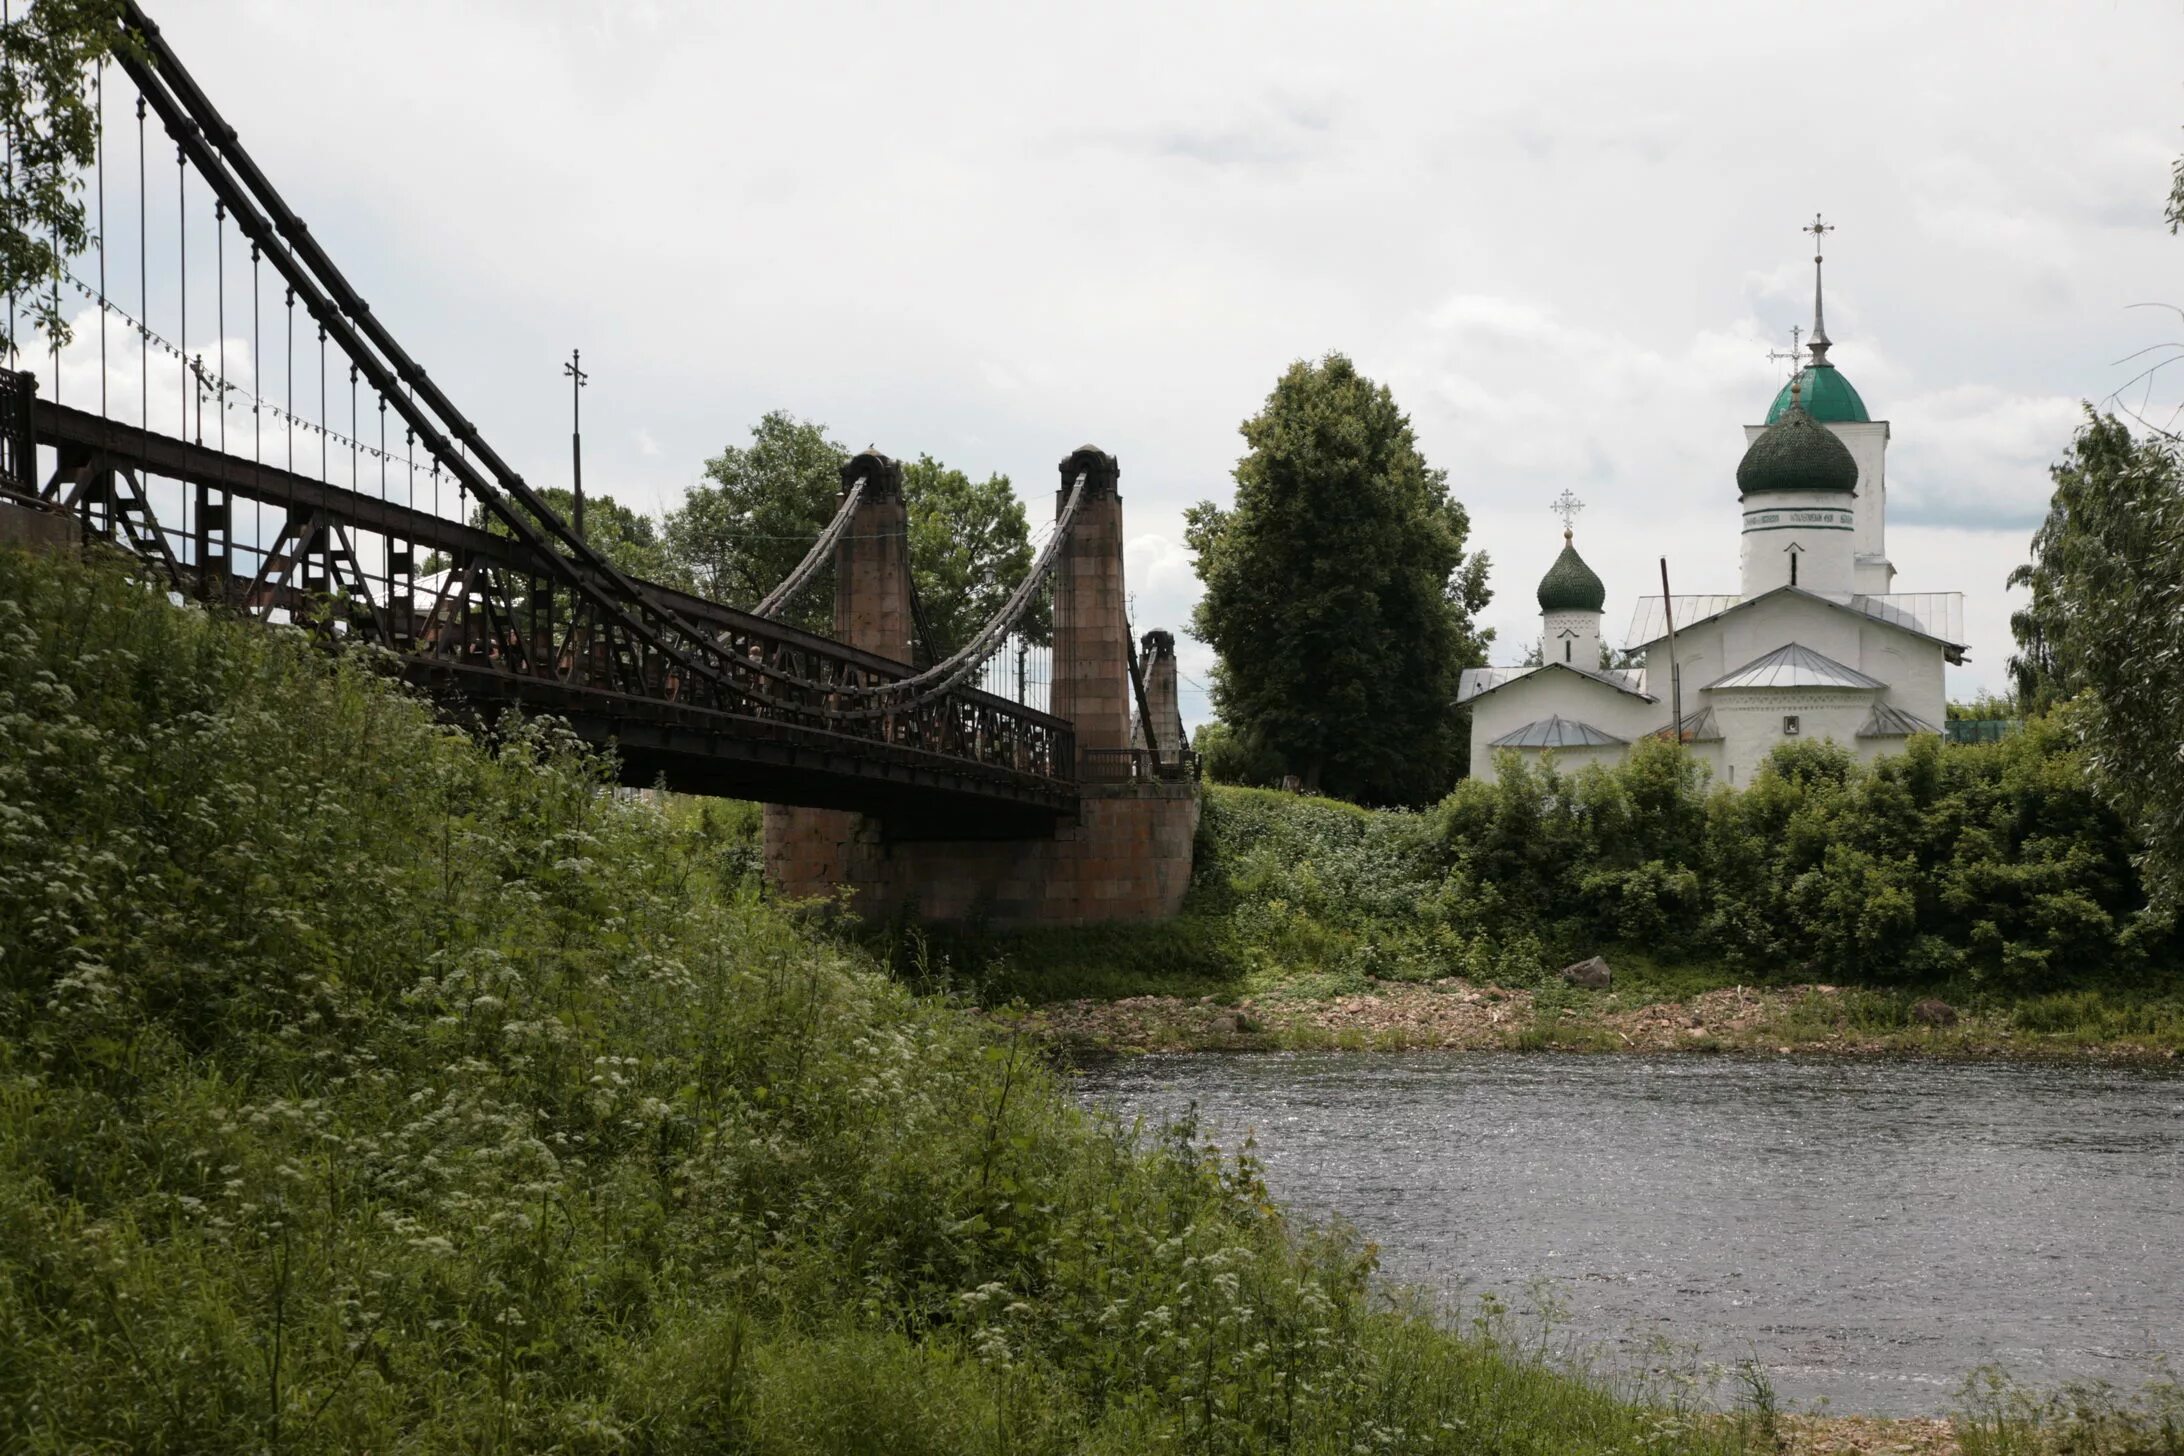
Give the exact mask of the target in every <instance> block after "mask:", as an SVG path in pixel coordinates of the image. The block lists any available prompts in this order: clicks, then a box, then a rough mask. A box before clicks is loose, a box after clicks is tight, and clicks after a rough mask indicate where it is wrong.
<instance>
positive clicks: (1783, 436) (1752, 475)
mask: <svg viewBox="0 0 2184 1456" xmlns="http://www.w3.org/2000/svg"><path fill="white" fill-rule="evenodd" d="M1737 489H1738V491H1740V492H1741V493H1742V494H1745V495H1759V494H1761V493H1763V492H1767V491H1793V490H1794V491H1819V492H1834V493H1837V494H1841V495H1850V494H1852V493H1854V492H1855V491H1856V490H1857V489H1858V462H1857V461H1856V460H1855V459H1853V458H1852V456H1851V453H1850V447H1849V446H1847V445H1845V444H1844V443H1843V442H1842V441H1841V440H1838V439H1836V438H1835V432H1834V431H1833V430H1831V429H1829V428H1828V427H1827V426H1826V425H1823V424H1821V423H1820V422H1819V421H1818V420H1816V419H1814V418H1813V417H1812V416H1811V415H1809V414H1807V413H1805V407H1804V406H1803V405H1802V404H1799V403H1798V402H1797V401H1796V399H1795V398H1794V397H1793V398H1792V399H1791V401H1790V407H1789V408H1788V409H1787V410H1785V411H1783V413H1782V417H1781V418H1780V419H1778V420H1776V421H1775V422H1774V423H1773V424H1771V425H1769V426H1768V427H1767V428H1766V429H1764V430H1762V431H1760V432H1759V438H1758V439H1756V440H1754V441H1752V444H1751V448H1750V449H1748V450H1746V451H1745V452H1744V459H1743V460H1741V461H1739V462H1738V463H1737ZM1540 590H1541V593H1542V594H1543V595H1544V593H1545V592H1546V588H1545V586H1542V587H1541V588H1540Z"/></svg>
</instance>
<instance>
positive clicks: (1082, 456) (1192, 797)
mask: <svg viewBox="0 0 2184 1456" xmlns="http://www.w3.org/2000/svg"><path fill="white" fill-rule="evenodd" d="M1080 474H1082V475H1083V476H1084V478H1085V494H1084V498H1083V499H1082V500H1081V501H1080V502H1079V504H1078V507H1077V516H1076V520H1075V523H1074V525H1073V526H1072V527H1071V530H1070V534H1069V538H1068V540H1067V542H1066V543H1065V544H1064V545H1063V547H1062V554H1061V559H1060V560H1059V561H1057V562H1056V563H1055V575H1054V678H1053V698H1052V712H1053V713H1054V714H1055V715H1056V716H1057V717H1061V718H1066V719H1068V720H1070V723H1071V727H1072V729H1073V730H1074V733H1075V737H1076V742H1077V746H1078V750H1079V753H1078V763H1077V765H1076V767H1077V778H1078V781H1079V790H1080V792H1079V798H1078V803H1077V808H1076V812H1075V813H1073V814H1065V815H1063V816H1061V817H1060V818H1058V819H1057V820H1055V821H1054V822H1052V823H1041V824H1036V825H1026V826H1024V827H1021V828H1019V829H1016V830H1014V831H1012V832H1003V833H995V832H992V826H985V825H980V824H977V823H974V822H970V821H968V820H966V821H964V822H960V823H952V824H951V823H945V822H936V821H933V820H921V821H916V822H907V821H903V820H899V819H891V818H890V817H889V816H888V814H887V812H886V810H885V808H884V807H881V808H878V809H875V810H873V811H858V810H850V809H807V808H788V807H785V806H782V805H779V804H769V805H767V806H766V820H765V835H766V839H765V844H766V877H767V879H768V880H769V882H771V883H772V885H773V886H774V887H775V888H776V889H777V890H779V891H780V892H781V893H782V894H784V895H788V896H792V897H794V898H797V899H803V898H808V897H816V896H828V895H835V894H840V893H843V892H847V893H848V895H849V896H850V903H851V906H852V908H853V910H854V912H855V913H857V914H859V915H863V916H868V917H870V916H884V915H891V914H899V913H910V914H915V915H917V916H919V917H921V918H924V919H930V920H939V921H972V922H977V923H982V924H989V925H1092V924H1098V923H1101V922H1105V921H1116V920H1158V919H1164V918H1166V917H1169V916H1172V915H1174V914H1176V913H1177V912H1178V911H1179V910H1180V909H1181V908H1182V904H1183V896H1184V894H1185V892H1186V891H1187V890H1188V889H1189V888H1190V880H1191V853H1192V847H1193V844H1194V843H1195V839H1196V834H1197V829H1198V793H1197V785H1196V784H1195V783H1193V782H1191V781H1190V779H1189V778H1188V777H1187V776H1178V775H1169V776H1165V777H1163V776H1157V775H1151V774H1146V773H1142V772H1134V771H1132V772H1118V770H1123V769H1129V768H1130V767H1131V765H1130V761H1129V755H1128V750H1129V748H1130V746H1131V745H1130V729H1131V716H1132V714H1131V707H1132V703H1133V700H1134V698H1135V696H1136V694H1135V692H1134V690H1133V688H1132V686H1131V682H1130V640H1129V625H1128V623H1127V621H1126V619H1125V604H1126V601H1127V598H1126V597H1125V595H1124V590H1123V578H1122V497H1121V495H1120V493H1119V492H1118V491H1117V490H1116V481H1117V478H1118V474H1119V472H1118V471H1117V469H1116V465H1115V461H1114V457H1113V456H1110V455H1107V454H1105V453H1104V452H1102V451H1099V450H1094V449H1092V448H1090V447H1087V448H1085V449H1082V450H1079V451H1077V452H1075V453H1074V454H1072V455H1071V456H1070V457H1069V458H1068V459H1066V460H1064V461H1063V462H1062V489H1061V494H1060V496H1059V497H1057V499H1056V503H1055V509H1056V512H1057V514H1059V512H1060V510H1061V509H1062V507H1063V505H1064V504H1066V503H1067V501H1068V499H1069V492H1070V488H1071V487H1072V486H1073V485H1074V484H1075V482H1076V479H1077V477H1078V475H1080ZM860 475H861V476H862V477H863V479H864V481H865V496H864V498H863V501H862V503H861V504H860V506H859V510H858V518H857V520H856V521H855V522H854V523H853V524H852V527H851V533H852V535H853V538H854V539H850V540H845V541H844V542H843V543H842V544H841V545H840V547H838V548H837V549H838V554H837V556H836V558H835V560H836V577H835V581H836V590H837V591H838V592H839V593H840V595H839V596H838V597H837V602H838V606H837V609H836V615H835V622H836V632H837V635H838V636H840V637H841V639H842V640H843V641H845V642H848V643H850V644H852V645H854V646H857V647H861V648H864V649H865V650H867V651H871V652H884V653H886V654H887V655H889V656H891V657H900V658H903V659H905V660H907V658H908V656H909V642H910V631H911V628H910V623H911V621H912V616H911V611H910V595H909V557H908V552H907V550H906V549H904V544H905V543H904V542H903V538H902V535H901V529H900V524H899V523H900V522H901V521H902V520H903V519H904V516H903V510H902V498H901V488H900V481H901V474H900V471H899V470H897V469H896V468H895V467H894V463H893V462H892V461H889V460H887V459H886V457H884V456H882V455H879V454H877V453H874V452H868V453H866V454H864V455H860V456H858V457H857V459H855V460H853V461H851V462H850V464H849V466H848V468H847V469H846V470H845V471H844V472H843V483H844V488H845V490H846V488H847V486H848V484H849V482H851V481H854V480H856V479H857V478H858V477H859V476H860ZM1155 638H1158V639H1162V640H1164V641H1165V642H1166V647H1165V649H1164V650H1162V651H1160V652H1159V653H1157V654H1149V655H1153V656H1154V658H1155V660H1154V662H1153V664H1152V671H1153V676H1152V678H1151V679H1150V680H1149V681H1148V683H1147V689H1148V694H1147V696H1148V706H1151V705H1152V704H1154V703H1161V704H1165V707H1161V708H1155V709H1154V710H1153V711H1152V712H1151V713H1149V714H1148V715H1147V716H1148V718H1149V720H1150V721H1151V723H1152V724H1153V733H1154V736H1155V737H1156V738H1157V739H1158V740H1159V742H1160V750H1161V752H1160V757H1161V759H1162V761H1163V762H1165V763H1169V764H1173V763H1174V762H1176V750H1177V749H1178V748H1180V747H1181V744H1182V733H1183V724H1182V720H1181V718H1180V717H1179V716H1177V714H1176V710H1175V652H1174V640H1173V639H1172V638H1170V637H1168V635H1167V634H1166V633H1155V634H1152V635H1151V636H1149V637H1148V638H1147V642H1148V645H1149V646H1150V644H1151V643H1152V642H1153V641H1154V639H1155ZM898 644H899V645H898ZM1162 684H1164V685H1165V686H1164V689H1163V688H1162V687H1161V686H1159V685H1162ZM1162 691H1164V692H1165V696H1164V697H1155V696H1154V695H1155V694H1156V693H1160V692H1162ZM1171 733H1172V734H1173V737H1172V738H1171V737H1170V736H1169V735H1170V734H1171ZM1085 750H1091V751H1093V752H1096V753H1101V754H1111V755H1113V756H1112V757H1109V758H1105V759H1102V760H1096V761H1094V762H1093V763H1092V765H1091V768H1092V771H1091V772H1089V773H1088V772H1086V758H1085Z"/></svg>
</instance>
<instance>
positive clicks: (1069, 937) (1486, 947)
mask: <svg viewBox="0 0 2184 1456" xmlns="http://www.w3.org/2000/svg"><path fill="white" fill-rule="evenodd" d="M2131 850H2132V846H2131V844H2130V841H2129V839H2128V836H2127V834H2126V832H2125V830H2124V829H2123V826H2122V825H2121V824H2120V823H2119V822H2118V821H2117V820H2116V819H2115V818H2114V816H2112V815H2109V814H2107V813H2106V812H2105V811H2104V810H2103V809H2101V807H2100V806H2099V804H2098V803H2097V802H2096V801H2095V800H2094V798H2093V796H2092V794H2091V792H2090V790H2089V789H2087V788H2086V787H2085V784H2084V781H2083V775H2082V770H2081V768H2080V766H2079V765H2078V763H2077V762H2076V755H2075V750H2074V749H2073V748H2072V747H2071V746H2070V742H2069V738H2068V731H2067V726H2066V725H2062V724H2048V723H2043V724H2038V725H2035V726H2034V728H2033V729H2032V730H2031V731H2028V732H2027V733H2026V734H2023V735H2021V736H2019V737H2018V738H2016V739H2013V740H2010V741H2008V742H2005V743H2002V744H1993V745H1981V746H1977V747H1967V748H1945V747H1943V746H1942V745H1940V744H1938V743H1929V744H1927V745H1924V746H1923V747H1922V748H1921V749H1920V751H1919V752H1918V753H1916V754H1913V755H1908V756H1906V757H1905V758H1904V759H1903V760H1900V761H1897V762H1895V763H1893V764H1884V765H1883V766H1881V767H1880V768H1878V769H1875V770H1859V769H1857V768H1856V767H1855V766H1854V765H1850V764H1849V763H1848V762H1847V761H1845V760H1843V759H1842V758H1841V757H1840V756H1839V755H1834V754H1832V753H1831V752H1829V751H1828V750H1826V749H1825V748H1824V747H1820V748H1810V749H1800V750H1799V751H1797V752H1795V753H1789V754H1785V755H1784V756H1783V757H1782V760H1781V762H1780V763H1779V764H1778V765H1777V767H1776V769H1775V770H1774V771H1773V772H1771V773H1770V774H1768V775H1767V776H1766V777H1765V778H1764V779H1763V780H1762V782H1761V783H1760V784H1758V785H1755V786H1754V787H1753V788H1751V789H1749V790H1747V791H1746V792H1745V793H1744V794H1743V795H1739V796H1732V795H1728V794H1726V793H1720V792H1717V793H1713V794H1707V793H1704V792H1702V790H1701V789H1700V787H1699V786H1698V785H1696V784H1695V783H1693V782H1692V781H1690V779H1689V778H1688V776H1687V775H1685V774H1683V773H1681V772H1680V770H1679V768H1678V766H1677V765H1676V764H1675V763H1674V762H1673V761H1671V760H1670V759H1669V758H1668V756H1667V753H1666V750H1665V749H1662V750H1655V751H1651V752H1647V753H1643V754H1641V755H1640V757H1639V758H1638V759H1636V760H1634V762H1633V763H1632V764H1631V765H1630V766H1629V767H1628V768H1626V769H1625V770H1623V771H1621V772H1619V773H1615V774H1608V773H1591V774H1587V775H1583V776H1580V777H1577V778H1570V779H1564V778H1559V777H1556V776H1554V775H1552V774H1551V773H1549V774H1544V775H1541V774H1517V775H1512V776H1511V777H1510V778H1508V779H1505V780H1504V781H1503V782H1502V783H1501V784H1498V785H1492V786H1489V785H1483V784H1472V785H1467V786H1466V787H1465V788H1464V789H1463V790H1461V791H1459V793H1458V794H1457V795H1455V796H1453V797H1452V798H1451V799H1450V800H1449V802H1448V803H1446V804H1444V805H1442V806H1441V807H1440V808H1439V809H1437V810H1433V811H1427V812H1382V811H1372V810H1365V809H1360V808H1356V807H1354V806H1351V805H1346V804H1341V803H1336V802H1332V801H1328V800H1322V799H1307V798H1299V797H1296V796H1293V795H1285V794H1280V793H1275V792H1271V791H1267V790H1259V789H1238V788H1225V787H1209V789H1208V790H1207V794H1206V804H1205V818H1204V824H1203V828H1202V831H1201V834H1200V841H1199V859H1198V867H1197V873H1196V877H1195V879H1194V882H1193V886H1192V890H1191V894H1190V897H1189V900H1188V902H1187V905H1186V908H1185V913H1184V914H1183V916H1182V917H1181V918H1180V919H1178V920H1176V921H1173V922H1170V923H1168V924H1164V925H1150V926H1109V927H1102V928H1096V929H1091V930H1070V931H1031V932H1019V933H1012V934H984V933H977V932H965V931H961V930H932V931H927V932H924V933H923V934H922V935H918V936H912V937H911V938H909V939H908V940H897V941H894V942H892V943H891V945H890V946H889V948H890V950H891V953H892V954H893V955H894V957H895V960H896V964H897V967H898V969H899V970H900V971H902V972H903V973H905V974H906V975H908V976H909V977H910V978H911V979H912V980H913V981H920V980H922V981H923V982H924V983H927V984H935V985H937V984H943V983H945V984H948V985H950V986H952V987H955V988H957V989H961V990H965V991H967V992H968V993H969V994H971V995H972V996H973V997H974V998H976V999H978V1000H980V1001H982V1002H984V1003H986V1004H989V1005H1000V1004H1004V1003H1007V1002H1009V1001H1011V1000H1021V1001H1023V1002H1025V1003H1027V1004H1029V1005H1031V1006H1033V1007H1034V1008H1035V1009H1036V1010H1037V1011H1038V1013H1039V1024H1041V1025H1043V1026H1045V1027H1046V1028H1048V1029H1049V1030H1050V1031H1051V1032H1053V1033H1054V1034H1056V1035H1059V1036H1061V1037H1063V1038H1064V1039H1066V1040H1068V1041H1070V1042H1072V1043H1075V1044H1080V1045H1087V1046H1106V1047H1133V1046H1137V1047H1162V1048H1189V1047H1221V1048H1243V1047H1326V1046H1354V1047H1360V1048H1365V1047H1404V1046H1445V1047H1471V1048H1485V1047H1512V1048H1535V1047H1558V1048H1570V1049H1578V1050H1589V1051H1614V1050H1621V1049H1637V1050H1662V1049H1669V1048H1682V1049H1692V1050H1702V1051H1717V1050H1765V1051H1770V1052H1771V1051H1779V1050H1782V1049H1784V1048H1788V1049H1793V1050H1799V1051H1848V1052H1896V1053H1920V1054H1932V1055H2038V1056H2054V1055H2089V1054H2091V1055H2107V1056H2119V1057H2142V1058H2162V1059H2166V1058H2170V1057H2174V1056H2176V1055H2177V1054H2178V1053H2179V1052H2180V1051H2184V975H2180V974H2179V973H2178V970H2177V967H2178V964H2179V960H2180V958H2184V952H2180V947H2179V941H2178V938H2177V935H2176V931H2175V926H2174V923H2173V921H2172V920H2171V919H2170V918H2169V917H2168V916H2167V915H2166V914H2165V913H2162V912H2159V911H2157V910H2155V909H2152V908H2150V907H2149V906H2148V905H2147V903H2146V898H2145V896H2144V894H2143V893H2142V892H2141V891H2140V889H2139V886H2138V882H2137V879H2136V876H2135V874H2134V873H2133V871H2132V869H2131V863H2130V856H2131ZM891 933H892V932H891ZM1594 954H1600V955H1604V956H1605V957H1606V958H1607V959H1608V960H1609V962H1610V963H1611V965H1612V966H1613V967H1614V970H1615V979H1614V983H1613V985H1612V987H1611V988H1610V989H1609V990H1607V991H1580V990H1576V989H1573V988H1571V987H1567V986H1565V985H1563V984H1562V982H1561V980H1560V977H1559V975H1558V972H1559V969H1560V967H1562V966H1563V965H1565V964H1567V963H1569V962H1572V961H1575V960H1579V959H1582V958H1584V957H1586V956H1590V955H1594Z"/></svg>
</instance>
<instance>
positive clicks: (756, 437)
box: [661, 410, 849, 631]
mask: <svg viewBox="0 0 2184 1456" xmlns="http://www.w3.org/2000/svg"><path fill="white" fill-rule="evenodd" d="M848 459H849V452H848V451H847V450H846V449H844V448H843V447H842V446H841V445H839V444H837V443H835V442H834V441H833V440H830V439H828V438H827V431H826V426H824V425H820V424H815V423H813V422H811V421H809V420H800V419H798V418H796V416H794V415H792V414H790V413H788V412H787V411H786V410H769V411H768V412H767V413H766V414H765V416H764V417H762V418H761V419H760V420H759V422H758V423H757V424H755V425H753V426H752V427H751V443H750V444H749V445H745V446H736V445H730V446H729V447H727V448H726V449H724V450H722V451H721V452H720V454H718V455H717V456H715V457H714V458H712V459H711V460H708V461H706V462H705V480H704V481H702V482H701V483H699V484H697V485H694V486H692V487H691V488H690V491H689V493H688V494H687V495H686V496H684V497H683V503H682V504H681V505H680V506H677V507H676V508H675V509H674V510H671V511H669V512H668V513H667V518H666V520H665V522H664V523H663V524H662V527H661V537H662V539H663V541H664V543H665V546H666V550H667V559H668V563H669V566H670V572H671V575H672V576H673V577H674V579H675V583H676V584H677V585H679V586H683V587H686V588H688V589H689V590H691V591H693V592H696V593H697V594H698V595H700V596H705V597H710V598H712V599H713V600H714V601H716V602H726V603H729V604H730V605H733V606H739V607H748V606H751V605H752V604H754V603H756V602H758V601H760V600H761V599H763V598H764V597H765V595H766V593H768V592H770V591H772V590H773V589H774V588H775V587H776V586H778V585H780V584H781V582H782V580H783V579H784V578H786V577H787V576H788V574H789V573H790V572H792V571H794V570H795V569H796V564H797V563H798V562H800V561H802V560H803V559H804V554H805V553H806V552H807V551H809V550H810V549H811V543H812V542H813V541H814V540H816V539H817V538H818V536H819V533H820V532H822V531H824V530H825V529H826V528H827V522H829V521H831V520H833V519H834V510H835V506H836V504H837V497H838V496H839V495H840V493H841V488H842V480H841V469H842V465H843V463H844V462H845V461H847V460H848ZM830 571H831V568H828V569H826V570H823V572H822V578H823V579H822V580H820V581H817V582H814V583H813V584H812V585H811V586H809V587H807V588H806V589H805V590H804V592H803V594H802V595H801V596H800V597H799V598H798V599H797V600H796V601H794V602H792V603H790V604H789V607H788V609H787V610H786V611H784V612H783V613H782V620H784V621H786V622H789V623H791V624H793V625H795V626H798V627H807V628H811V629H813V630H815V631H825V630H826V629H827V628H828V627H829V626H831V624H832V622H833V612H834V609H833V607H832V605H831V603H832V601H833V596H832V593H831V592H830V590H829V589H828V587H827V584H826V583H827V582H831V581H832V580H833V578H832V576H831V574H828V573H829V572H830Z"/></svg>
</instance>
